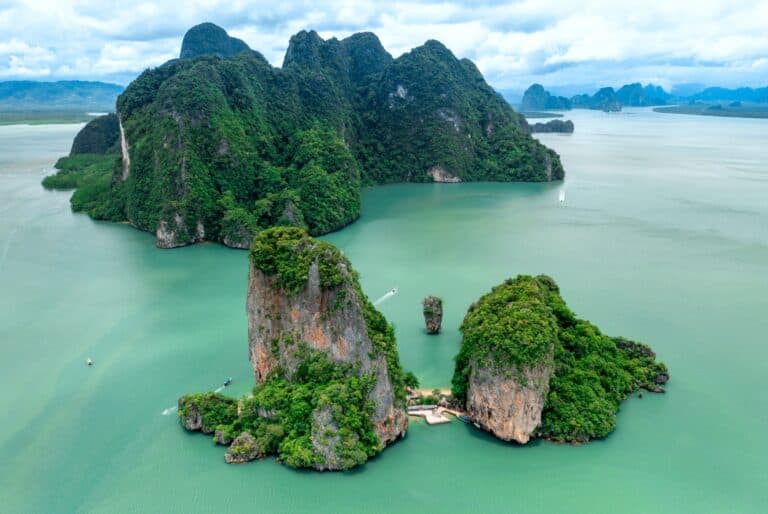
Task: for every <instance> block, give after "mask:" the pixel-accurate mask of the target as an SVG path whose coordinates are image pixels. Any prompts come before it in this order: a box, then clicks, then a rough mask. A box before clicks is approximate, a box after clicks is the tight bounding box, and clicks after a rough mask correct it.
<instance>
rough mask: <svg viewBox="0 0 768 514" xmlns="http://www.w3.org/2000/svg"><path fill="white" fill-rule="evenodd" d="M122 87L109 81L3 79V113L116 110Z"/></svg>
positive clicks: (0, 101)
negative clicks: (5, 80) (6, 80)
mask: <svg viewBox="0 0 768 514" xmlns="http://www.w3.org/2000/svg"><path fill="white" fill-rule="evenodd" d="M122 92H123V87H122V86H119V85H117V84H109V83H106V82H86V81H80V80H63V81H58V82H34V81H30V80H19V81H8V82H0V112H20V111H110V112H111V111H114V110H115V102H116V101H117V95H119V94H120V93H122Z"/></svg>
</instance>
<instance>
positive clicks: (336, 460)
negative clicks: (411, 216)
mask: <svg viewBox="0 0 768 514" xmlns="http://www.w3.org/2000/svg"><path fill="white" fill-rule="evenodd" d="M250 261H251V266H250V277H249V283H248V300H247V306H246V310H247V314H248V340H249V354H250V359H251V363H252V365H253V370H254V375H255V378H256V386H255V387H254V389H253V394H252V395H249V396H247V397H245V398H243V399H241V400H240V401H239V402H235V400H231V399H227V398H225V397H223V396H221V395H218V394H213V393H209V394H203V395H201V394H192V395H186V396H184V397H182V398H181V399H180V400H179V416H180V419H181V422H182V424H183V425H184V427H185V428H186V429H187V430H190V431H202V432H204V433H208V434H214V436H213V437H214V441H215V442H216V443H217V444H220V445H230V447H229V450H228V451H227V454H226V456H225V459H226V461H227V462H229V463H241V462H247V461H249V460H254V459H257V458H260V457H262V456H264V455H269V454H275V455H277V456H278V458H279V459H280V461H281V462H283V463H285V464H287V465H289V466H292V467H297V468H312V469H317V470H342V469H349V468H352V467H355V466H358V465H360V464H363V463H364V462H366V461H367V460H368V459H369V458H371V457H373V456H374V455H376V454H378V453H379V452H381V451H382V450H383V449H384V447H385V446H386V445H388V444H390V443H391V442H393V441H395V440H396V439H398V438H399V437H402V436H403V435H404V434H405V431H406V430H407V428H408V417H407V414H406V412H405V377H404V373H403V371H402V369H401V367H400V362H399V359H398V355H397V347H396V344H395V338H394V331H393V329H392V327H391V326H390V325H389V324H388V323H387V321H386V320H385V319H384V317H383V316H382V315H381V314H380V313H379V312H378V311H376V310H375V309H374V307H373V305H371V303H370V302H369V301H368V299H367V298H366V297H365V295H364V294H363V293H362V291H361V290H360V285H359V283H358V280H357V274H356V273H355V272H354V270H353V269H352V267H351V265H350V263H349V261H348V260H347V259H346V258H344V256H343V255H342V254H341V253H340V252H339V251H338V250H337V249H336V248H335V247H334V246H332V245H330V244H328V243H324V242H322V241H317V240H315V239H312V238H311V237H309V236H308V235H307V233H306V232H305V231H303V230H301V229H298V228H288V227H277V228H272V229H268V230H265V231H263V232H261V233H260V234H259V236H258V237H257V238H256V239H255V240H254V242H253V246H252V248H251V259H250Z"/></svg>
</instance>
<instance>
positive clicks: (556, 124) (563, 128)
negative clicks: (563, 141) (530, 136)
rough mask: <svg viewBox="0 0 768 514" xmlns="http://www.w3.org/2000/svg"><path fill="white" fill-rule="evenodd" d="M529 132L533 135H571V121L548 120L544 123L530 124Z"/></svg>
mask: <svg viewBox="0 0 768 514" xmlns="http://www.w3.org/2000/svg"><path fill="white" fill-rule="evenodd" d="M531 132H532V133H534V134H535V133H551V132H556V133H561V134H572V133H573V122H572V121H571V120H550V121H548V122H546V123H532V124H531Z"/></svg>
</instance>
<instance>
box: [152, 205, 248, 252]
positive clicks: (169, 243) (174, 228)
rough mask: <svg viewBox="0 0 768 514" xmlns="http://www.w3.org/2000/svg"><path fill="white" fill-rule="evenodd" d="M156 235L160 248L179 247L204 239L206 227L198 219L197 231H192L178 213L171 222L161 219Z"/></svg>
mask: <svg viewBox="0 0 768 514" xmlns="http://www.w3.org/2000/svg"><path fill="white" fill-rule="evenodd" d="M155 237H156V240H155V244H156V245H157V247H158V248H178V247H180V246H186V245H190V244H194V243H199V242H201V241H204V240H205V227H204V226H203V224H202V222H199V221H198V222H197V223H196V224H195V231H194V232H193V233H190V232H189V230H188V229H187V223H186V221H185V220H184V218H183V217H181V215H179V214H178V213H176V214H174V216H173V220H172V221H171V222H168V221H166V220H160V224H159V225H158V226H157V231H156V232H155ZM246 248H247V247H246Z"/></svg>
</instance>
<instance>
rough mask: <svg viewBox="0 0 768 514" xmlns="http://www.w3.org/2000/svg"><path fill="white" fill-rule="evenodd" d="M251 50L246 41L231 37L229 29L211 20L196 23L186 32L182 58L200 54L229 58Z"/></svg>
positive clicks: (182, 44)
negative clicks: (228, 32)
mask: <svg viewBox="0 0 768 514" xmlns="http://www.w3.org/2000/svg"><path fill="white" fill-rule="evenodd" d="M245 50H250V48H249V47H248V45H247V44H245V42H244V41H242V40H240V39H237V38H234V37H231V36H230V35H229V34H227V31H226V30H224V29H223V28H221V27H219V26H218V25H216V24H214V23H210V22H206V23H201V24H200V25H195V26H194V27H192V28H191V29H189V30H188V31H187V33H186V34H184V40H183V41H182V43H181V54H180V55H179V57H180V58H181V59H191V58H193V57H198V56H200V55H217V56H219V57H223V58H225V59H226V58H227V57H232V56H233V55H236V54H239V53H240V52H243V51H245Z"/></svg>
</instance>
